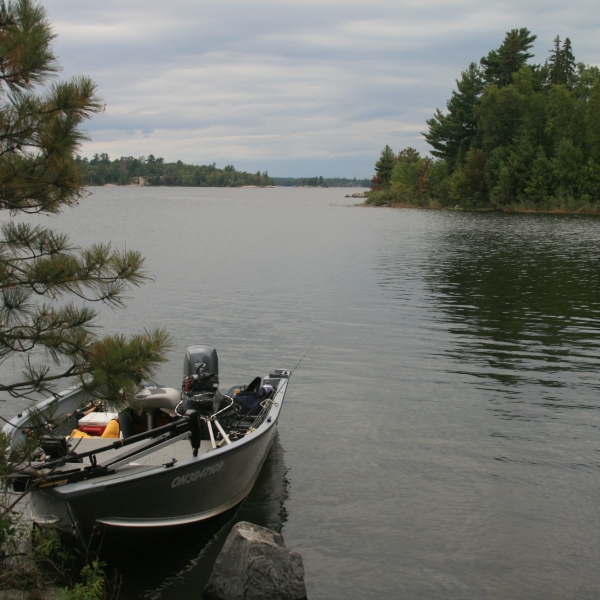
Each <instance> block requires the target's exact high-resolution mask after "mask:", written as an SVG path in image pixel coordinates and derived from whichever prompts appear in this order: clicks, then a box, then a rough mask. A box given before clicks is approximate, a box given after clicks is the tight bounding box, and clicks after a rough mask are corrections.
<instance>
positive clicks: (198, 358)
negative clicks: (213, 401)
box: [182, 345, 219, 394]
mask: <svg viewBox="0 0 600 600" xmlns="http://www.w3.org/2000/svg"><path fill="white" fill-rule="evenodd" d="M182 387H183V391H184V392H186V393H187V394H198V393H202V392H213V391H216V390H217V389H218V387H219V359H218V357H217V351H216V349H215V348H213V347H212V346H202V345H196V346H189V347H188V348H187V350H186V352H185V358H184V361H183V386H182Z"/></svg>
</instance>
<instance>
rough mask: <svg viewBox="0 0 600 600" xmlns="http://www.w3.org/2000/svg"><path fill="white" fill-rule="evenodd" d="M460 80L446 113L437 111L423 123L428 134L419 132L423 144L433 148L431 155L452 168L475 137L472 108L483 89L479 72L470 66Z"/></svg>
mask: <svg viewBox="0 0 600 600" xmlns="http://www.w3.org/2000/svg"><path fill="white" fill-rule="evenodd" d="M461 75H462V77H461V79H460V81H459V80H456V88H457V91H452V97H451V98H450V100H449V101H448V103H447V105H446V106H447V108H448V113H447V114H443V113H442V112H441V111H440V110H439V109H437V110H436V112H435V114H434V116H433V117H432V118H431V119H428V120H427V125H429V133H423V135H424V136H425V139H426V140H427V143H428V144H430V145H431V146H433V148H434V149H433V150H432V151H431V154H433V155H434V156H437V157H439V158H443V159H444V160H446V161H447V162H448V165H449V166H450V167H451V168H453V166H454V165H455V164H456V163H460V162H462V161H463V160H464V157H465V156H466V154H467V152H468V151H469V148H470V146H471V142H472V141H473V139H474V138H475V135H476V134H477V119H476V116H475V106H476V105H477V104H478V103H479V99H480V97H481V93H482V92H483V88H484V81H483V78H482V76H481V71H480V70H479V68H478V67H477V65H476V64H475V63H471V64H470V65H469V68H468V69H467V70H466V71H463V72H462V74H461Z"/></svg>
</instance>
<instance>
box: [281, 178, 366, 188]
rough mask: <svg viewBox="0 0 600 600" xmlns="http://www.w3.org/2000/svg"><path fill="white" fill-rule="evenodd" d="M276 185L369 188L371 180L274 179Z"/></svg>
mask: <svg viewBox="0 0 600 600" xmlns="http://www.w3.org/2000/svg"><path fill="white" fill-rule="evenodd" d="M273 182H274V183H275V185H280V186H284V187H294V186H295V187H301V186H310V187H319V186H320V187H369V186H370V184H371V180H370V179H356V177H354V178H353V179H348V178H346V177H321V176H320V177H273Z"/></svg>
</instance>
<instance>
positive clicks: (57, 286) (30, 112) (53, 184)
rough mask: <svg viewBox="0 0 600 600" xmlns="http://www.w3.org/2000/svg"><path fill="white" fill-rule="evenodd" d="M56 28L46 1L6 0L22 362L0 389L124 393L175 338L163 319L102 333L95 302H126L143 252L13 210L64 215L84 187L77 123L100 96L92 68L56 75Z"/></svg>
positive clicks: (4, 347) (16, 345)
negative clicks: (125, 332) (158, 324)
mask: <svg viewBox="0 0 600 600" xmlns="http://www.w3.org/2000/svg"><path fill="white" fill-rule="evenodd" d="M53 38H54V34H53V33H52V29H51V26H50V23H49V21H48V19H47V17H46V13H45V10H44V9H43V8H42V7H41V6H40V5H38V4H37V3H35V2H34V1H33V0H15V1H14V2H10V1H5V0H0V67H1V68H0V147H1V152H0V209H2V210H4V211H5V212H7V213H8V214H6V215H5V218H4V223H3V225H2V227H1V228H0V364H1V363H5V362H6V361H15V359H16V360H17V361H18V359H19V357H20V358H21V359H22V364H23V371H22V373H21V375H20V376H16V377H15V379H14V380H13V381H7V380H6V379H3V380H2V381H1V382H0V392H2V393H4V394H5V395H6V394H8V395H10V396H12V397H16V398H30V399H31V398H36V397H39V394H40V393H48V392H50V393H51V392H53V390H54V384H56V383H60V382H61V381H65V380H67V381H68V382H69V383H78V384H80V385H82V386H83V387H84V388H85V389H86V390H87V391H88V392H89V393H91V394H93V395H102V396H103V397H106V398H109V399H111V400H114V401H116V400H121V399H122V397H123V395H124V394H125V393H126V392H128V391H131V390H133V389H135V387H136V386H138V385H139V383H140V381H141V380H142V379H144V378H147V377H150V376H151V375H152V374H153V373H154V371H155V369H156V367H157V366H158V364H159V363H160V362H161V361H162V360H163V357H164V354H165V352H166V350H167V349H168V347H169V344H170V342H169V338H168V335H167V334H166V332H165V331H163V330H160V329H155V330H152V331H145V332H144V333H142V334H140V335H136V336H133V337H131V338H129V339H127V338H125V337H124V336H122V335H113V336H105V337H100V336H99V335H98V334H97V333H96V332H95V327H96V326H97V324H96V311H95V310H94V309H92V308H91V306H90V302H103V303H105V304H108V305H109V306H113V307H120V306H122V305H123V292H124V291H125V289H126V288H127V287H128V286H130V285H135V286H137V285H140V284H141V283H143V282H144V281H145V280H147V279H148V276H147V275H146V274H145V271H144V259H143V258H142V256H141V255H140V254H139V253H138V252H135V251H123V252H117V251H113V250H112V249H111V247H110V244H96V245H93V246H90V247H89V248H85V249H78V248H76V247H75V246H74V245H73V244H71V243H70V242H69V239H68V237H67V236H66V235H63V234H58V233H56V232H54V231H52V230H51V229H48V228H46V227H43V226H41V225H37V226H34V225H31V224H29V223H27V224H26V223H22V222H15V221H14V220H12V217H14V216H18V215H19V214H22V213H42V214H48V213H58V212H60V210H61V208H63V207H65V206H72V205H74V204H76V203H77V201H78V200H79V199H80V198H82V197H83V196H84V195H85V191H84V188H83V187H82V179H81V176H80V173H79V168H78V166H77V163H76V161H75V151H76V150H77V149H78V147H79V144H80V142H81V141H82V140H83V139H84V134H83V133H82V131H81V130H80V128H79V127H80V125H81V123H82V122H83V121H84V120H85V119H88V118H89V117H90V116H91V115H92V114H93V113H95V112H98V111H99V110H100V109H101V106H102V104H101V101H100V99H99V98H98V97H97V96H96V86H95V84H94V83H93V82H92V81H91V80H90V79H88V78H86V77H77V78H74V79H72V80H71V81H64V82H56V81H54V82H50V78H51V77H53V76H54V74H55V73H56V71H57V70H58V64H57V62H56V58H55V56H54V54H53V52H52V49H51V47H50V43H51V41H52V39H53ZM99 158H100V160H101V159H102V157H99ZM107 158H108V157H107Z"/></svg>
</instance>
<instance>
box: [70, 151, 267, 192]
mask: <svg viewBox="0 0 600 600" xmlns="http://www.w3.org/2000/svg"><path fill="white" fill-rule="evenodd" d="M76 162H77V164H78V165H79V168H80V169H81V172H82V174H83V178H84V181H85V183H86V184H89V185H105V184H107V183H112V184H116V185H129V184H131V183H139V181H140V179H139V178H140V177H141V178H143V183H145V184H146V185H165V186H186V187H240V186H242V185H258V186H261V185H273V180H272V179H271V178H270V177H269V175H268V173H267V172H266V171H265V172H264V173H261V172H260V171H257V172H256V173H246V172H245V171H236V169H235V167H234V166H233V165H228V166H226V167H225V168H223V169H218V168H217V166H216V164H214V163H213V164H212V165H186V164H185V163H183V162H181V161H180V160H178V161H177V162H174V163H166V162H165V161H164V159H163V158H160V157H159V158H156V157H154V156H153V155H152V154H150V155H149V156H141V157H139V158H134V157H133V156H122V157H121V158H116V159H114V160H110V157H109V156H108V154H95V155H94V157H93V158H92V159H91V160H88V159H87V158H83V157H81V156H78V157H77V158H76Z"/></svg>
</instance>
